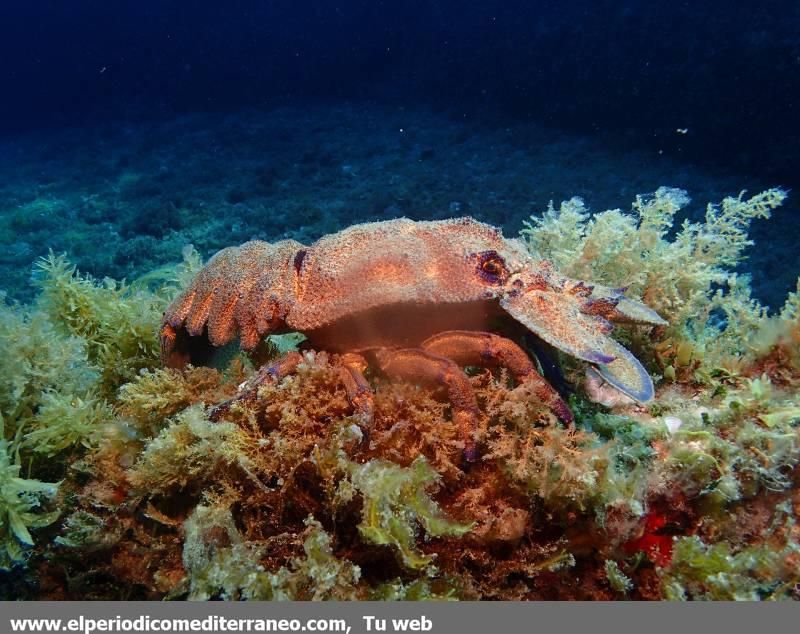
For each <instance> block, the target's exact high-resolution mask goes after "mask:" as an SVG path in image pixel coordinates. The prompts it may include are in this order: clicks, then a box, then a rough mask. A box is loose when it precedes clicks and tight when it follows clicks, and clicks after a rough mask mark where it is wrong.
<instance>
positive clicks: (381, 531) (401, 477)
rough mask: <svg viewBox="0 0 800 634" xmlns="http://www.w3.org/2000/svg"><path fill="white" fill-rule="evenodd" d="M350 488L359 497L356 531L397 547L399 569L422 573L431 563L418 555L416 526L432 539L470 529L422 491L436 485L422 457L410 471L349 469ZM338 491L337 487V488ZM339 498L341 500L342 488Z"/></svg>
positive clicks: (377, 464) (384, 465) (378, 464)
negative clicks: (359, 495)
mask: <svg viewBox="0 0 800 634" xmlns="http://www.w3.org/2000/svg"><path fill="white" fill-rule="evenodd" d="M349 472H350V483H351V484H352V486H353V487H354V488H355V489H356V490H357V491H358V492H359V493H361V495H362V496H363V509H362V511H361V517H362V521H361V523H360V524H359V525H358V530H359V531H360V532H361V535H362V536H363V537H364V539H366V540H367V541H368V542H370V543H373V544H389V545H392V546H394V547H395V548H397V550H398V552H399V554H400V557H401V559H402V561H403V564H404V565H406V566H408V567H409V568H417V569H418V568H424V567H425V566H426V565H427V564H429V563H430V562H431V560H432V558H431V557H430V556H425V555H422V554H421V553H419V552H417V550H416V546H415V542H416V531H415V530H414V527H415V524H416V523H417V522H418V523H419V524H421V525H422V527H423V528H424V529H425V533H426V535H428V536H431V537H442V536H454V537H461V536H462V535H465V534H466V533H468V532H469V531H470V530H472V528H473V524H472V523H467V524H459V523H457V522H453V521H451V520H449V519H448V518H446V517H445V516H444V515H443V514H442V511H441V510H440V509H439V506H438V505H437V504H436V502H434V501H433V500H432V499H431V498H430V497H428V495H427V493H426V490H427V489H429V488H430V487H431V486H432V485H434V484H436V483H438V482H439V480H440V477H439V475H438V474H437V473H436V472H435V471H434V470H433V469H432V468H431V466H430V465H429V464H428V462H427V460H425V458H424V457H422V456H420V457H418V458H416V459H415V460H414V462H412V463H411V465H410V466H409V467H408V468H402V467H399V466H397V465H396V464H394V463H391V462H387V461H385V460H370V461H369V462H367V463H365V464H353V463H351V464H350V465H349ZM340 487H341V485H340ZM339 495H340V497H341V496H342V495H343V494H342V493H341V488H340V493H339Z"/></svg>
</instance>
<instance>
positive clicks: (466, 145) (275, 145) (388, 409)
mask: <svg viewBox="0 0 800 634" xmlns="http://www.w3.org/2000/svg"><path fill="white" fill-rule="evenodd" d="M682 133H683V132H679V131H676V134H682ZM686 133H687V134H691V130H689V131H687V132H686ZM634 141H635V140H633V139H625V138H614V137H611V136H609V137H604V136H603V135H602V134H598V135H597V136H596V137H595V138H594V139H585V138H577V137H573V136H569V135H567V134H564V133H561V132H559V131H555V130H550V129H545V128H542V127H539V126H536V125H533V124H527V123H526V124H521V123H514V124H513V125H508V126H506V125H497V124H495V123H492V122H491V121H488V120H468V119H465V118H464V117H461V116H459V115H458V113H453V112H450V113H441V112H433V111H421V110H409V109H402V108H389V107H384V106H377V105H370V106H365V105H358V106H355V105H354V106H342V105H338V106H336V107H329V106H326V105H323V104H320V105H319V106H317V107H309V106H307V107H304V108H288V107H286V108H277V109H269V110H263V111H258V112H256V111H250V112H240V113H233V114H231V113H227V114H197V115H191V116H188V115H187V116H184V117H180V118H175V119H169V120H154V121H151V122H139V123H136V124H130V125H126V124H120V125H117V126H111V125H104V126H103V127H98V128H94V129H86V128H81V129H71V130H48V131H41V132H39V133H36V134H31V135H28V136H26V137H25V138H16V139H5V140H4V141H3V143H2V145H0V170H2V173H3V175H4V178H3V180H2V183H0V235H1V236H2V238H0V245H2V249H0V268H1V269H2V271H0V274H1V275H2V280H3V284H2V286H3V291H4V292H5V293H6V295H5V297H4V300H5V301H4V302H3V305H2V306H0V317H1V318H0V345H1V346H2V350H3V354H2V355H0V598H3V599H164V598H170V599H185V598H189V599H218V598H219V599H315V600H316V599H435V600H443V599H466V600H470V599H501V600H502V599H526V600H529V599H604V600H610V599H650V600H662V599H670V600H702V599H711V600H717V599H725V600H730V599H745V600H767V599H769V600H779V599H798V598H800V590H799V588H800V524H798V517H800V492H799V491H800V488H798V482H799V481H800V470H799V469H798V460H800V436H799V435H800V401H799V400H798V393H799V390H800V285H798V284H797V275H798V274H800V267H799V266H798V263H797V261H796V258H795V257H794V256H793V253H794V245H793V244H792V235H794V234H793V231H792V227H793V224H792V222H793V221H794V220H793V216H794V215H796V214H795V213H793V211H794V210H796V202H794V201H793V199H792V195H791V192H787V191H785V190H784V189H782V188H781V185H782V184H781V183H762V182H758V181H751V180H748V177H747V175H741V174H732V173H722V172H712V171H709V168H708V167H707V166H706V167H705V168H701V167H698V166H692V165H688V164H685V163H683V162H682V161H681V156H680V155H679V154H678V155H673V156H668V155H666V154H664V153H662V152H659V151H657V150H650V151H645V150H624V151H623V149H622V148H624V147H625V146H627V145H629V144H632V143H633V142H634ZM677 188H681V189H677ZM743 189H747V190H748V191H747V193H745V194H740V192H741V190H743ZM682 190H686V191H682ZM687 192H688V196H687ZM574 196H580V197H582V198H583V199H584V202H581V200H579V199H576V198H572V197H574ZM787 196H788V197H787ZM689 197H691V199H692V202H689V200H688V198H689ZM550 201H554V205H553V206H552V207H550V208H548V203H549V202H550ZM561 201H566V202H565V203H563V204H562V203H561ZM709 202H710V203H713V204H712V205H711V206H709V207H706V203H709ZM617 208H618V209H620V210H621V211H614V209H617ZM603 210H607V211H603ZM609 210H610V211H609ZM461 215H471V216H474V217H476V218H478V219H479V220H483V221H485V222H489V223H492V224H496V225H501V226H502V227H503V229H504V230H505V233H506V235H508V236H517V235H518V234H519V232H520V231H522V238H523V240H524V245H525V247H526V248H527V249H528V252H529V253H530V255H531V258H534V259H538V258H546V259H548V260H550V261H551V262H553V263H554V265H555V266H556V267H557V268H558V269H559V270H560V271H561V272H562V273H564V274H565V275H568V276H570V277H571V278H574V279H580V280H587V281H589V282H592V281H594V282H597V283H599V284H602V285H603V286H605V287H608V288H609V289H611V288H625V289H626V290H625V292H626V293H627V294H628V296H630V297H631V298H633V299H636V300H641V301H642V302H644V303H645V304H647V305H648V306H649V307H650V308H652V309H653V310H655V311H656V312H658V314H660V315H661V317H663V318H664V320H665V321H666V323H665V324H660V325H655V326H654V325H652V324H639V325H621V326H619V327H617V328H616V329H615V331H614V337H615V338H617V339H618V340H619V341H620V342H622V343H623V344H624V345H625V346H626V347H627V348H629V349H630V350H631V351H632V353H633V354H634V355H635V356H636V357H637V358H638V359H639V361H640V362H641V363H642V364H643V366H644V367H645V368H646V369H647V371H648V372H649V374H650V375H651V376H652V377H653V380H654V383H655V390H656V394H655V398H654V399H653V400H652V401H650V402H648V403H637V402H634V401H632V400H631V399H629V398H626V397H624V395H622V394H621V393H620V392H618V391H616V390H614V389H613V388H612V387H610V386H609V385H608V384H605V383H604V381H603V379H602V378H601V377H600V375H599V374H598V373H597V372H594V371H593V370H591V368H587V363H585V362H582V361H579V360H577V359H575V358H574V357H573V356H572V355H570V354H568V352H569V350H566V351H565V350H557V349H550V348H549V347H548V346H546V345H545V344H543V343H542V342H538V343H537V342H536V341H535V340H532V338H531V337H525V336H521V334H520V329H519V328H518V327H517V328H516V329H515V328H514V327H512V325H511V324H510V323H499V324H498V332H502V333H503V334H507V335H509V336H512V337H515V338H516V339H517V341H518V343H519V344H521V345H523V346H525V347H526V349H527V351H528V352H529V353H530V354H532V355H536V356H537V358H538V367H539V369H540V370H542V372H543V373H544V374H545V376H546V377H547V378H548V380H549V381H550V382H551V383H552V385H553V386H554V387H555V388H557V389H558V390H559V391H560V392H561V394H562V396H563V397H564V398H565V399H566V400H567V401H568V403H569V406H570V408H571V410H572V412H573V414H574V416H575V427H574V429H573V428H569V427H566V426H564V425H562V424H561V423H560V422H559V421H558V420H557V417H556V416H555V415H554V413H553V412H552V411H550V409H549V408H548V407H547V403H545V402H543V401H542V399H541V390H537V389H535V388H534V386H533V384H530V383H528V382H526V381H525V380H523V381H522V383H519V384H517V383H516V382H515V381H514V380H512V378H511V376H509V373H508V372H507V371H506V370H505V369H503V368H483V367H470V368H467V376H468V381H469V385H470V387H471V389H472V390H473V391H474V392H475V395H476V397H477V403H478V406H479V410H480V415H479V418H480V424H479V429H478V430H477V432H476V437H475V440H477V442H478V454H477V458H476V460H474V462H471V463H468V462H465V460H464V450H465V442H464V438H463V437H462V435H460V432H459V429H458V426H457V425H456V424H455V423H454V422H453V420H452V412H451V409H452V407H451V402H450V401H449V399H448V398H447V397H446V395H445V394H443V393H442V390H438V389H436V386H435V385H433V386H432V385H427V384H425V383H422V384H417V383H416V382H414V381H412V382H398V381H391V380H389V379H388V377H386V376H384V375H382V374H381V373H380V372H378V371H377V370H376V369H375V368H368V369H366V379H367V380H368V381H369V387H370V389H371V390H372V391H373V392H374V415H373V417H372V420H366V419H365V418H364V417H363V415H360V413H359V412H357V411H356V410H355V409H354V404H353V401H352V399H350V398H349V397H348V393H347V391H346V390H345V387H344V385H343V382H342V376H343V375H342V374H341V372H340V365H339V359H338V358H337V356H336V355H333V354H328V353H326V351H322V350H308V349H305V350H303V352H302V358H301V359H300V362H299V364H298V365H297V367H296V368H295V369H294V371H292V372H289V373H287V375H286V376H281V377H280V380H274V377H275V376H276V374H277V372H276V371H274V369H275V368H277V367H278V366H279V364H281V363H283V361H281V359H286V358H288V357H285V356H282V355H284V354H285V353H286V352H287V351H289V353H290V354H291V353H292V352H294V351H295V350H296V348H297V346H298V338H297V337H294V336H292V335H289V336H288V337H279V338H271V339H270V340H269V341H265V342H263V343H262V344H261V345H259V346H258V347H257V348H256V349H255V350H254V351H252V352H251V353H248V354H244V353H240V352H238V351H237V350H236V349H228V350H225V351H224V352H225V354H220V355H217V357H216V358H215V359H213V360H209V361H208V365H211V366H213V367H204V366H201V367H191V366H190V367H187V368H180V369H176V368H170V369H165V368H163V367H162V359H161V349H160V344H159V338H158V332H159V327H160V325H161V318H162V314H163V312H164V311H165V310H166V309H167V307H168V305H169V304H170V302H171V301H172V300H173V299H174V298H175V297H176V295H177V294H178V293H180V292H181V291H182V290H183V289H185V288H186V287H187V285H188V284H190V283H191V280H192V278H193V276H194V275H195V273H196V272H197V271H198V270H199V268H200V266H202V261H204V260H207V259H208V257H209V256H210V255H212V254H213V253H214V252H215V251H216V250H218V249H219V248H222V247H224V246H229V245H235V244H239V243H241V242H244V241H246V240H248V239H250V238H260V239H263V240H268V241H276V240H278V239H282V238H286V237H291V238H295V239H297V240H300V241H302V242H305V243H309V242H311V241H313V240H315V239H316V238H318V237H319V236H321V235H324V234H326V233H331V232H335V231H338V230H340V229H342V228H345V227H347V226H350V225H352V224H353V223H356V222H361V221H365V220H383V219H389V218H394V217H398V216H407V217H410V218H413V219H441V218H448V217H452V216H461ZM770 216H772V217H771V218H770ZM795 233H796V232H795ZM188 245H193V248H188ZM532 261H533V260H532ZM743 273H747V274H749V275H750V276H751V277H752V280H750V279H749V278H748V276H747V275H742V274H743ZM115 280H116V281H115ZM122 280H127V281H126V282H122ZM575 288H576V289H577V291H576V294H574V295H575V297H580V296H582V295H581V294H583V295H585V293H587V292H588V291H587V290H586V287H583V286H578V287H575ZM598 292H599V291H598ZM609 292H611V291H609ZM584 299H585V298H584ZM567 301H575V302H577V301H579V300H578V299H571V300H570V299H568V300H567ZM765 305H768V306H769V307H770V308H771V310H770V311H767V310H766V309H765V308H764V306H765ZM613 308H614V306H611V305H610V304H602V303H601V304H595V305H594V308H593V309H592V310H595V311H601V312H602V311H603V310H605V311H606V312H605V313H603V314H606V315H607V316H609V317H610V316H611V312H609V311H612V309H613ZM587 309H588V305H587ZM612 312H613V311H612ZM651 321H652V320H651ZM592 323H595V322H592ZM554 327H555V328H556V329H558V330H560V329H562V328H563V329H564V330H565V331H567V332H570V329H571V328H573V327H574V324H572V323H567V324H560V323H559V324H555V325H554ZM586 336H587V337H588V335H586ZM294 358H297V357H296V356H295V357H294ZM551 362H552V363H551ZM264 363H268V364H270V365H269V366H268V367H270V368H272V369H273V370H272V371H270V372H261V373H259V371H258V369H259V367H261V366H262V364H264ZM231 399H232V400H231ZM222 403H226V404H225V405H224V406H223V407H217V406H219V405H220V404H222Z"/></svg>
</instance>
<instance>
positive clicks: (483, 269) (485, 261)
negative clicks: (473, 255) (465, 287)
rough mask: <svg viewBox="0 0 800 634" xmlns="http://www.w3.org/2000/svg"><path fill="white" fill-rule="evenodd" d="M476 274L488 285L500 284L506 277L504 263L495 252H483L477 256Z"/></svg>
mask: <svg viewBox="0 0 800 634" xmlns="http://www.w3.org/2000/svg"><path fill="white" fill-rule="evenodd" d="M478 273H479V274H480V276H481V277H482V278H483V279H484V280H486V281H487V282H489V283H492V284H497V283H502V282H503V280H504V279H505V278H506V277H507V276H508V271H506V263H505V262H504V261H503V258H501V257H500V255H499V254H498V253H497V252H496V251H484V252H483V253H480V254H479V255H478Z"/></svg>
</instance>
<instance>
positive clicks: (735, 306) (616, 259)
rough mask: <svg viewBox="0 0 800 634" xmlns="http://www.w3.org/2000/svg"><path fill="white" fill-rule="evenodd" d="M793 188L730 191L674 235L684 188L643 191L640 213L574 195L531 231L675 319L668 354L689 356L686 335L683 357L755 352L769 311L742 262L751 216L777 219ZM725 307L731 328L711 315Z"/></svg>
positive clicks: (546, 246) (577, 272)
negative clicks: (741, 272) (599, 208)
mask: <svg viewBox="0 0 800 634" xmlns="http://www.w3.org/2000/svg"><path fill="white" fill-rule="evenodd" d="M786 196H787V193H786V192H785V191H784V190H782V189H778V188H775V189H770V190H767V191H765V192H762V193H760V194H757V195H755V196H752V197H749V198H746V197H745V193H744V192H742V193H740V194H739V196H738V197H736V198H733V197H728V198H725V199H724V200H723V201H722V203H721V204H719V205H714V204H709V205H708V206H707V208H706V214H705V221H704V222H702V223H695V222H690V221H688V220H685V221H684V222H683V223H682V224H681V225H680V228H679V229H678V230H677V233H675V235H674V237H672V236H671V232H672V229H673V226H674V224H675V217H676V214H677V213H678V212H679V211H680V210H681V209H682V208H683V207H685V206H686V205H688V204H689V202H690V199H689V196H688V195H687V193H686V192H685V191H683V190H680V189H673V188H668V187H661V188H660V189H658V190H657V191H656V192H655V193H654V194H652V195H650V196H637V197H636V200H635V201H634V203H633V205H632V213H624V212H622V211H621V210H619V209H614V210H610V211H603V212H600V213H593V214H590V213H589V212H588V210H587V208H586V206H585V204H584V202H583V200H581V199H580V198H573V199H571V200H569V201H567V202H564V203H562V204H561V206H560V208H559V209H556V208H555V207H554V206H553V205H552V203H551V205H550V207H549V208H548V209H547V211H546V212H545V213H544V214H543V215H542V216H541V217H532V218H531V221H530V222H529V223H527V225H526V227H525V229H523V231H522V235H523V237H524V238H525V240H526V241H527V243H528V245H529V247H530V249H531V250H532V251H533V252H534V253H535V254H536V255H538V256H541V257H544V258H547V259H550V260H552V261H553V262H554V263H555V264H556V266H557V267H558V268H559V269H560V270H561V271H562V272H563V273H566V274H567V275H571V276H573V277H575V278H577V279H584V280H592V281H595V282H598V283H600V284H604V285H606V286H612V287H626V288H627V289H628V290H627V291H626V293H627V294H628V295H629V296H631V297H635V298H638V299H642V300H643V301H644V302H645V303H646V304H647V305H648V306H649V307H651V308H653V309H654V310H655V311H656V312H657V313H659V314H660V315H661V316H662V317H664V318H665V319H667V321H668V322H669V326H668V327H667V333H666V334H667V336H666V337H665V338H664V339H663V340H662V342H661V345H662V348H661V353H662V357H663V358H664V359H666V360H672V359H671V357H674V356H678V355H680V354H681V352H680V346H681V344H682V343H684V342H686V343H685V345H684V349H685V352H683V355H691V354H694V355H695V356H696V357H700V356H701V355H705V356H708V361H709V362H719V361H720V360H721V359H723V358H725V357H730V356H732V355H741V354H746V353H749V352H751V350H750V349H749V346H748V341H749V339H750V338H751V337H752V336H753V335H754V334H755V333H756V332H757V331H758V329H759V327H760V324H761V323H762V322H763V320H764V318H765V317H766V311H765V310H764V309H763V308H762V307H761V306H760V305H759V304H758V303H757V302H756V301H755V300H754V299H752V298H751V297H750V291H749V287H748V285H747V281H746V280H745V279H743V278H742V277H741V276H738V275H737V274H736V273H735V272H734V271H733V267H734V266H735V265H736V264H737V263H739V262H740V261H741V260H742V259H743V257H744V251H745V249H746V248H747V247H748V246H751V245H752V244H753V243H752V241H751V240H749V239H748V237H747V230H748V227H749V226H750V223H751V222H752V221H753V220H754V219H758V218H769V217H770V213H771V211H772V210H773V209H775V208H777V207H779V206H780V205H781V204H782V203H783V201H784V200H785V199H786ZM715 310H718V311H722V313H723V314H724V315H725V325H724V326H723V327H719V326H717V325H715V324H714V323H713V322H712V320H711V315H712V312H713V311H715ZM690 349H691V350H692V352H691V353H690V352H689V350H690ZM688 360H689V359H688V358H687V359H685V361H686V362H688ZM675 370H679V368H674V367H673V371H675Z"/></svg>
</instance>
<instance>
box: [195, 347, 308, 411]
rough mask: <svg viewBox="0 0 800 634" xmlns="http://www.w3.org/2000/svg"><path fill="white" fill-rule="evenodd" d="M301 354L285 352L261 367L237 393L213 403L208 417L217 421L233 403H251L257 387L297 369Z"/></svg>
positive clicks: (256, 395) (275, 381) (255, 397)
mask: <svg viewBox="0 0 800 634" xmlns="http://www.w3.org/2000/svg"><path fill="white" fill-rule="evenodd" d="M302 360H303V355H302V354H300V353H299V352H287V353H286V354H284V355H281V356H280V357H278V358H277V359H275V361H273V362H272V363H270V364H268V365H265V366H264V367H262V368H261V369H260V370H259V371H258V373H257V374H256V375H255V376H254V377H252V378H251V379H250V380H248V381H247V383H245V385H244V386H243V387H242V388H241V389H240V391H239V393H238V394H237V395H236V396H234V397H233V398H231V399H228V400H227V401H224V402H222V403H220V404H219V405H215V406H214V407H212V408H211V409H210V410H209V411H208V419H209V420H211V421H214V422H217V421H219V420H220V419H221V418H222V417H223V416H224V415H225V414H227V413H228V410H230V408H231V405H233V404H234V403H241V402H245V403H248V402H250V403H252V402H255V400H256V399H257V398H258V388H259V387H261V386H262V385H264V384H265V383H277V382H278V381H280V380H281V379H283V378H284V377H287V376H289V375H290V374H292V372H294V371H295V370H296V369H297V366H298V365H300V362H301V361H302Z"/></svg>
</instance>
